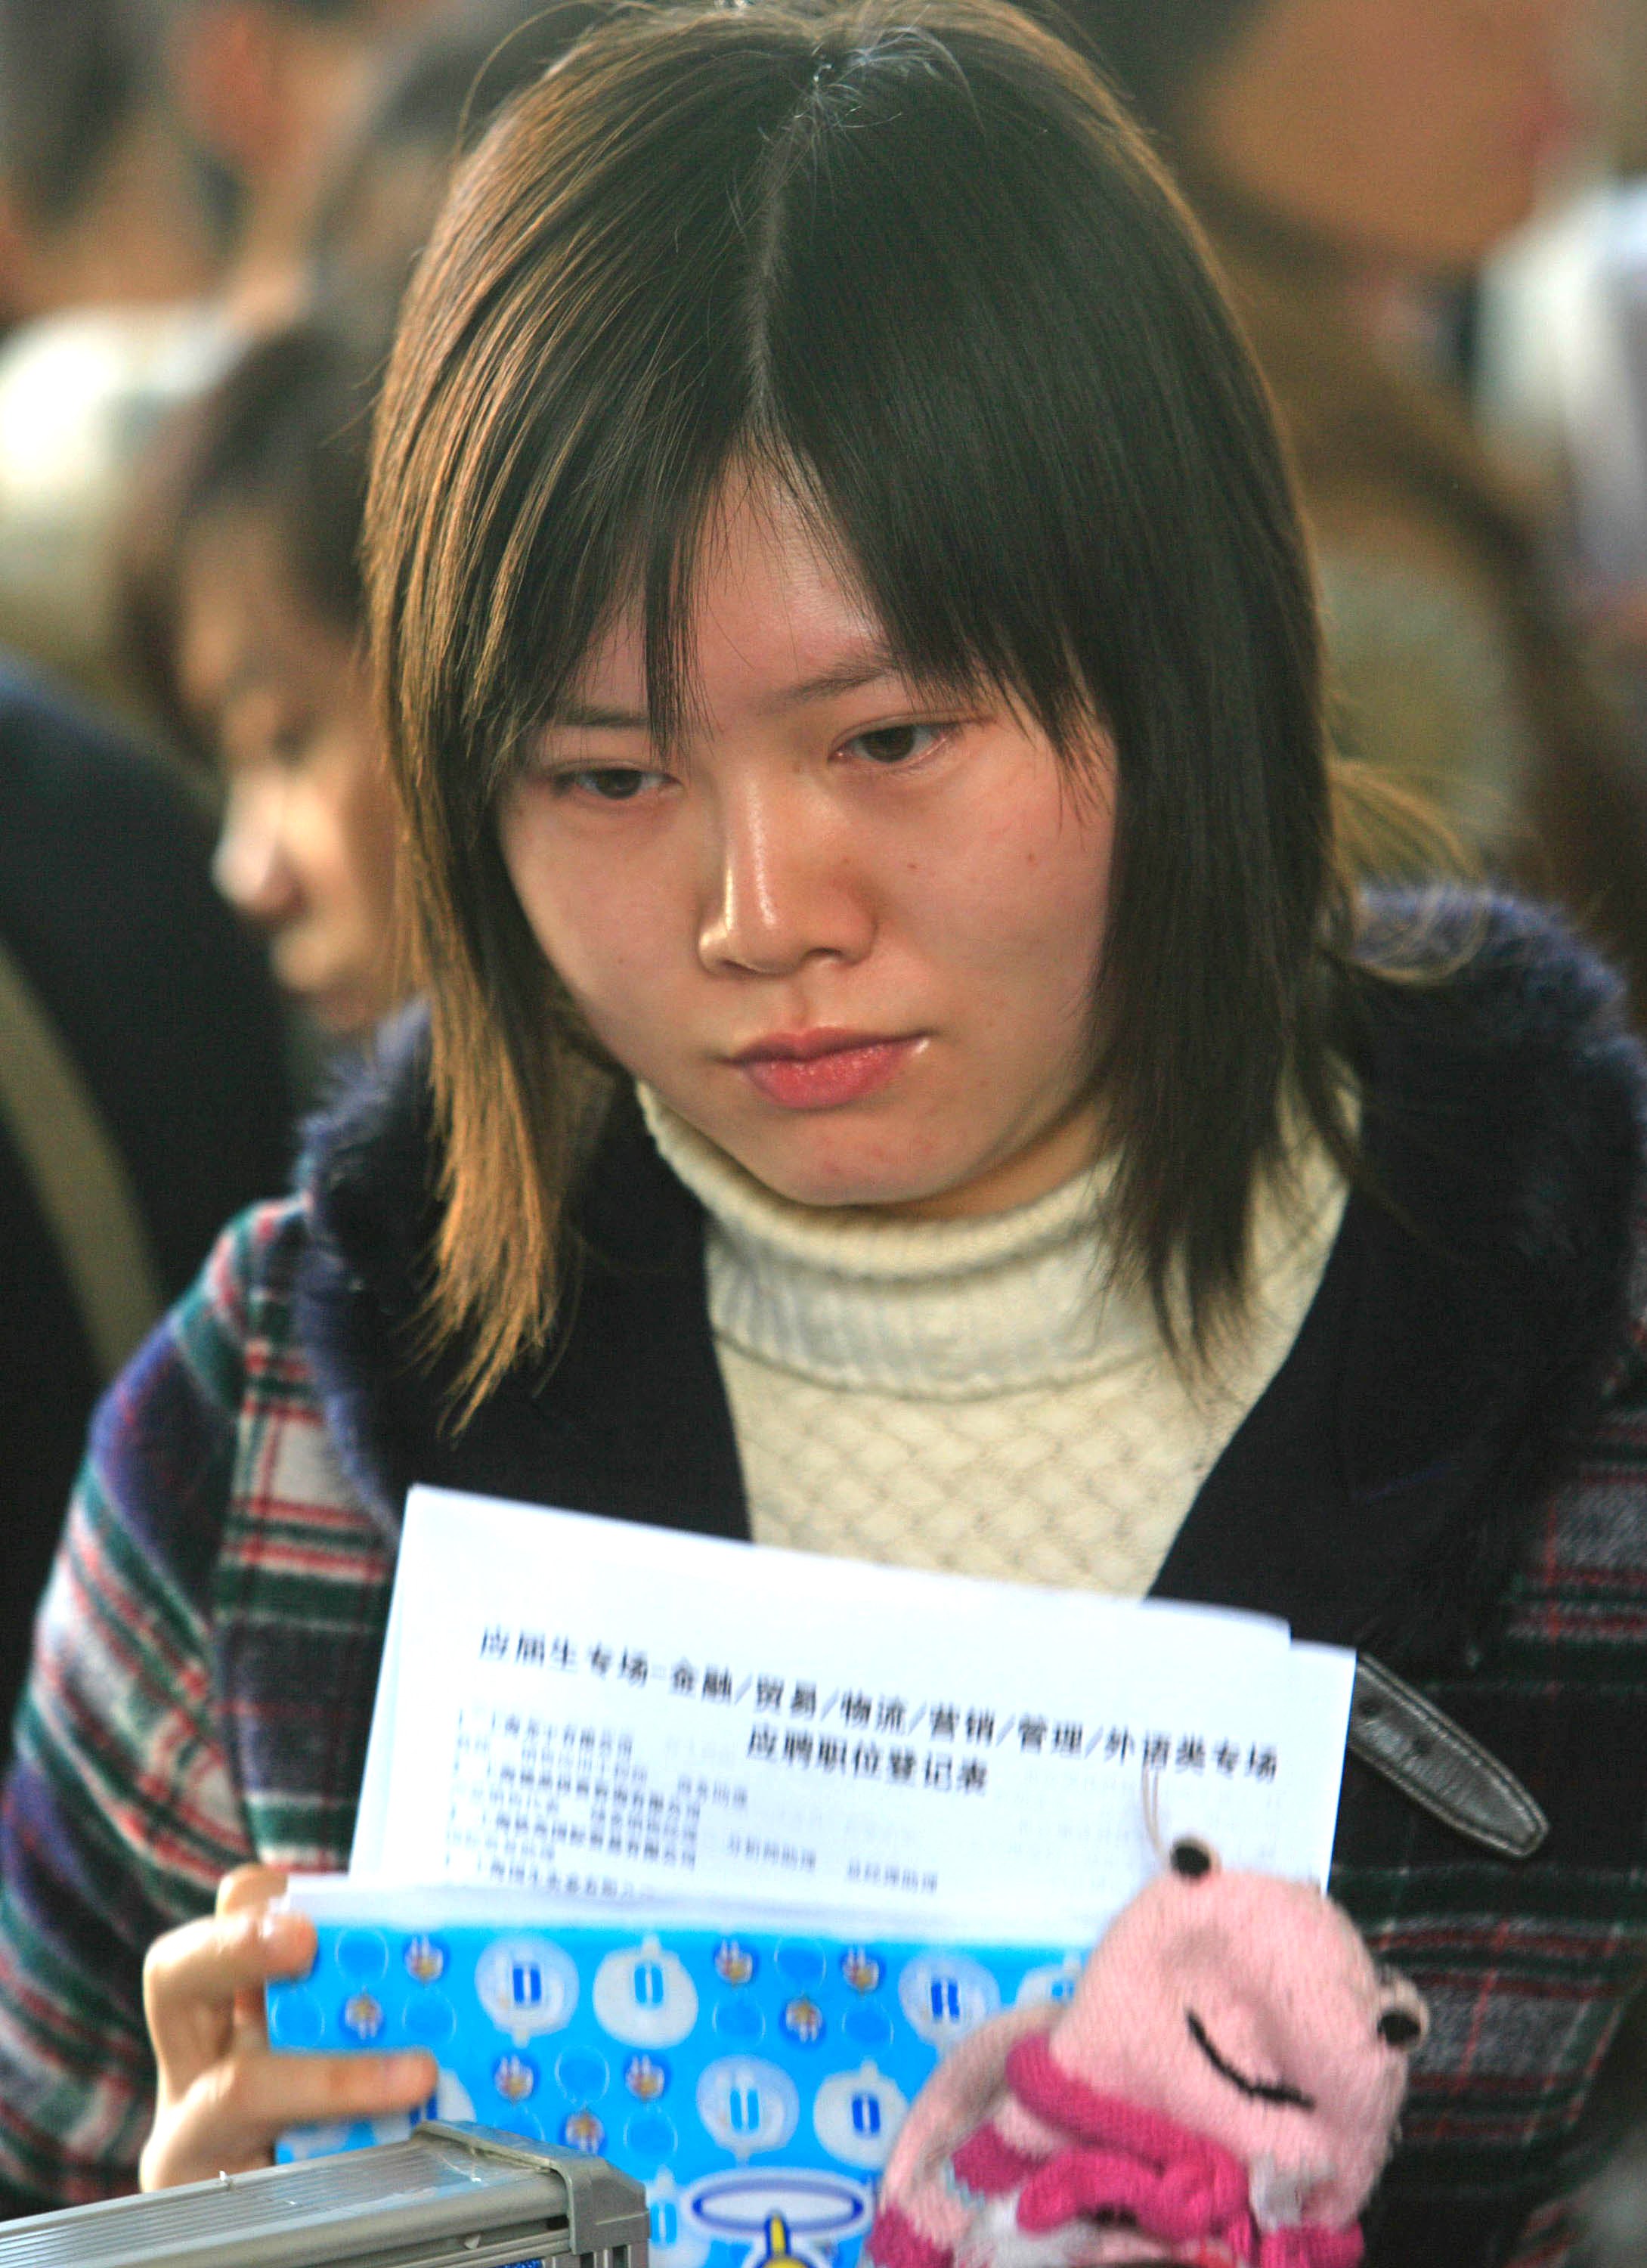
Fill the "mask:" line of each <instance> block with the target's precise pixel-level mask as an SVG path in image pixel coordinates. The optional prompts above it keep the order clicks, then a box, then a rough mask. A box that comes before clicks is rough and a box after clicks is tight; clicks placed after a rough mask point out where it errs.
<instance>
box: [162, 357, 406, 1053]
mask: <svg viewBox="0 0 1647 2268" xmlns="http://www.w3.org/2000/svg"><path fill="white" fill-rule="evenodd" d="M375 361H376V357H370V356H368V357H362V356H359V355H357V353H356V352H355V351H354V350H351V349H350V348H349V346H348V345H347V344H345V342H343V341H342V339H341V338H340V337H339V336H338V335H336V334H335V332H333V331H331V330H329V329H327V328H326V327H325V326H324V325H323V324H321V323H320V322H317V321H309V322H305V323H299V324H295V325H291V326H289V327H288V328H285V329H283V330H280V331H276V332H274V333H271V334H270V335H268V337H266V338H263V339H261V340H259V341H257V342H254V344H253V345H252V346H250V347H249V348H248V349H247V350H246V352H245V353H244V354H243V356H242V357H241V358H240V359H239V361H238V362H237V363H236V364H235V365H233V366H232V368H231V369H230V371H229V372H227V373H226V375H225V376H224V378H223V379H220V380H219V381H218V383H217V386H215V387H213V388H212V389H211V391H210V393H209V394H206V395H205V396H204V397H203V398H202V400H201V401H198V402H195V403H193V404H191V405H190V406H189V408H188V409H187V410H186V411H184V412H183V413H181V414H180V416H179V417H178V418H177V420H176V421H175V423H173V426H172V427H171V428H170V429H169V430H168V431H166V432H165V434H164V435H163V436H162V437H161V440H160V443H159V446H158V447H157V450H156V452H155V453H154V456H153V458H152V460H151V462H150V463H149V464H148V465H147V466H146V467H145V468H144V470H143V475H142V477H141V481H140V486H139V490H138V497H137V506H136V513H135V515H134V520H133V524H132V527H131V531H130V536H129V563H128V577H127V580H128V591H127V613H128V623H129V636H130V638H131V642H132V646H133V651H134V661H135V666H136V668H137V669H138V671H139V672H140V674H141V675H142V678H143V681H144V683H145V685H146V688H147V690H148V692H149V695H150V697H151V702H152V703H153V706H154V708H155V710H156V711H157V712H158V714H159V715H160V716H161V717H162V718H164V719H165V722H166V723H167V725H169V726H170V728H171V730H172V733H173V736H174V737H175V739H176V740H177V741H178V742H179V743H180V745H181V746H183V747H187V749H189V750H190V751H192V752H193V753H194V754H195V755H197V756H198V757H199V758H200V759H201V760H202V762H203V763H204V764H206V765H208V766H209V767H210V770H212V771H213V772H214V773H215V774H216V775H217V777H218V778H219V779H220V780H221V782H222V785H223V790H224V813H223V824H222V831H221V833H220V835H219V837H218V842H217V855H216V858H215V859H214V861H213V872H214V873H215V875H216V878H217V885H218V887H219V888H220V889H221V890H222V892H223V894H224V896H225V897H226V898H227V899H228V900H229V902H230V903H231V904H232V905H233V906H234V907H235V908H236V909H237V910H238V911H239V913H241V914H242V915H244V916H245V917H246V919H247V920H248V921H250V922H252V923H254V924H256V925H257V926H258V927H260V928H261V929H262V930H263V931H264V932H266V933H267V935H268V939H269V940H270V946H271V951H272V956H273V961H274V968H275V974H276V977H277V979H278V980H279V982H280V983H281V985H282V986H283V989H284V990H285V991H286V993H287V994H288V996H289V997H290V998H291V999H292V1000H294V1001H295V1002H296V1003H298V1005H300V1006H301V1007H302V1008H303V1009H305V1011H307V1012H308V1013H310V1014H311V1015H312V1017H313V1018H314V1019H315V1020H316V1021H317V1022H318V1023H319V1025H320V1027H321V1028H322V1030H323V1031H324V1032H325V1033H327V1034H328V1035H331V1036H332V1037H334V1038H343V1039H350V1038H356V1037H358V1036H360V1035H363V1034H364V1033H365V1032H366V1031H367V1030H369V1029H370V1027H371V1025H372V1024H374V1023H375V1022H376V1021H377V1020H378V1019H379V1017H380V1016H381V1015H383V1014H384V1013H385V1012H386V1010H387V1009H388V1008H389V1007H390V1006H392V1005H393V1002H394V1000H395V998H396V983H395V976H394V959H393V941H392V936H391V931H392V926H393V922H392V917H393V897H394V870H395V821H394V819H393V810H392V804H391V799H390V792H389V784H388V779H387V776H386V772H385V770H384V769H383V762H382V755H381V750H380V746H379V729H378V722H377V718H376V714H375V711H374V708H373V702H372V694H371V680H370V673H369V671H368V668H367V664H366V659H365V656H364V652H363V648H362V629H363V618H364V593H363V591H362V586H361V579H360V568H359V563H358V559H357V551H358V547H359V541H360V530H361V519H362V514H363V512H364V504H365V482H366V447H367V438H368V427H369V422H370V412H371V371H372V368H373V365H375Z"/></svg>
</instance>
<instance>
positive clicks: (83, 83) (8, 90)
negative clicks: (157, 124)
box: [0, 0, 154, 225]
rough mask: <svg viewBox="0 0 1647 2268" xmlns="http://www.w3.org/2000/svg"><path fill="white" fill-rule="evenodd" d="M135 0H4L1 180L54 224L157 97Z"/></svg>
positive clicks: (0, 10)
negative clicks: (134, 120)
mask: <svg viewBox="0 0 1647 2268" xmlns="http://www.w3.org/2000/svg"><path fill="white" fill-rule="evenodd" d="M153 28H154V27H153V26H152V25H151V24H150V23H149V22H148V20H147V18H146V17H144V16H143V13H142V12H141V11H140V10H139V9H138V7H137V6H136V4H135V0H0V180H3V181H4V183H5V185H6V187H7V188H8V189H9V190H10V191H11V195H12V196H13V197H14V198H15V199H16V200H17V202H18V204H19V205H20V206H21V208H22V209H23V210H24V211H25V212H26V214H27V215H28V217H30V218H31V219H32V220H34V221H37V222H42V223H45V224H47V225H55V224H57V223H61V222H63V221H67V220H70V219H71V218H72V217H74V215H75V214H76V212H77V211H78V210H79V209H80V207H81V206H82V204H83V203H85V200H86V198H87V197H88V196H89V195H91V193H92V190H93V188H95V187H96V184H97V182H98V180H99V178H100V176H101V174H102V171H103V168H104V166H106V165H107V162H108V159H109V157H110V155H111V153H112V151H113V150H114V144H116V142H117V141H118V140H119V138H120V136H121V134H122V133H123V132H124V130H125V129H126V128H127V127H128V125H129V123H130V122H131V121H132V119H133V117H134V116H135V115H136V114H138V113H140V112H141V111H142V109H143V107H144V106H145V105H146V104H147V103H148V102H149V101H151V99H153V92H154V90H153V86H152V83H151V77H150V69H149V63H148V55H149V52H150V50H151V37H150V36H148V35H151V34H152V32H153Z"/></svg>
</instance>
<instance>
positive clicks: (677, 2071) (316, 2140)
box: [268, 1919, 1081, 2268]
mask: <svg viewBox="0 0 1647 2268" xmlns="http://www.w3.org/2000/svg"><path fill="white" fill-rule="evenodd" d="M1080 1959H1081V1955H1080V1954H1079V1953H1072V1952H1070V1950H1068V1948H1064V1947H1062V1946H1053V1945H1048V1946H1042V1947H1035V1948H1032V1947H1011V1948H1003V1947H1000V1946H983V1945H968V1946H959V1945H931V1944H928V1943H923V1942H922V1941H920V1940H904V1939H896V1938H889V1937H882V1938H877V1939H875V1940H873V1941H867V1940H866V1941H864V1942H860V1943H851V1944H849V1943H845V1942H842V1940H838V1939H835V1940H832V1939H827V1938H824V1937H820V1936H812V1935H807V1936H798V1935H794V1934H788V1935H782V1934H779V1933H776V1932H775V1931H763V1930H761V1929H745V1928H740V1929H739V1931H738V1933H736V1934H735V1935H732V1934H728V1933H720V1932H717V1931H716V1930H713V1929H709V1928H702V1927H682V1926H673V1925H669V1926H660V1927H657V1928H652V1927H648V1926H637V1925H636V1923H635V1922H634V1921H632V1920H631V1921H630V1922H629V1926H615V1925H614V1923H613V1922H612V1921H611V1920H610V1919H607V1920H603V1921H601V1922H600V1923H599V1924H596V1923H594V1922H590V1923H587V1924H585V1923H578V1924H576V1925H573V1926H567V1925H565V1924H563V1923H562V1922H560V1921H556V1922H555V1924H554V1925H553V1926H552V1927H549V1928H545V1927H542V1926H538V1927H530V1926H528V1927H524V1928H521V1929H518V1930H508V1931H500V1930H499V1929H498V1928H497V1927H496V1926H479V1925H476V1924H474V1923H472V1922H467V1921H466V1922H460V1923H458V1924H455V1925H454V1926H449V1927H440V1928H437V1929H431V1930H428V1931H418V1932H416V1933H409V1932H406V1931H402V1930H397V1929H388V1928H379V1927H372V1926H364V1925H363V1924H362V1923H360V1922H358V1921H351V1922H349V1923H342V1922H327V1921H322V1922H321V1923H320V1955H319V1958H318V1959H317V1961H316V1963H315V1967H314V1970H313V1971H312V1974H311V1975H310V1976H309V1977H306V1978H305V1979H304V1980H302V1981H300V1982H296V1983H289V1984H282V1985H274V1986H271V1987H270V1989H269V1993H268V2022H269V2036H270V2038H271V2039H272V2040H273V2042H274V2043H275V2044H276V2046H277V2047H284V2048H294V2049H297V2048H359V2047H372V2048H393V2047H401V2046H410V2045H416V2046H422V2047H427V2048H429V2049H430V2050H431V2051H433V2053H434V2055H435V2057H436V2058H437V2063H438V2065H439V2067H440V2084H439V2087H438V2088H437V2092H436V2094H435V2095H434V2096H433V2097H432V2098H431V2099H430V2102H429V2104H428V2106H427V2109H426V2111H425V2113H424V2114H423V2115H426V2116H438V2117H444V2118H453V2117H455V2118H475V2119H479V2120H480V2121H482V2123H483V2124H487V2125H490V2126H498V2127H503V2128H505V2129H508V2130H510V2131H511V2132H517V2133H521V2134H526V2135H530V2136H532V2137H533V2138H534V2139H539V2140H543V2141H548V2142H554V2143H558V2144H561V2145H562V2146H564V2147H570V2148H571V2149H575V2150H583V2151H587V2152H589V2153H590V2154H592V2155H598V2156H600V2157H604V2158H606V2159H607V2160H609V2161H610V2162H611V2163H612V2164H614V2165H615V2166H618V2167H621V2169H623V2171H625V2172H626V2173H629V2174H632V2175H634V2176H636V2177H637V2178H638V2179H640V2180H642V2181H643V2182H644V2183H646V2187H647V2195H648V2199H649V2203H650V2206H651V2229H652V2260H653V2263H654V2268H765V2264H767V2263H776V2262H782V2261H784V2260H788V2259H794V2260H798V2261H799V2262H800V2263H802V2264H803V2268H850V2264H851V2263H852V2262H853V2261H854V2260H855V2259H856V2257H857V2251H858V2248H859V2246H860V2245H861V2243H862V2242H863V2239H864V2236H865V2235H867V2233H868V2228H869V2223H870V2221H871V2218H872V2216H873V2212H874V2202H875V2194H876V2186H877V2182H878V2178H879V2174H880V2172H881V2169H882V2168H883V2167H884V2166H885V2164H886V2157H887V2154H888V2152H889V2151H890V2149H891V2147H892V2144H893V2139H894V2138H895V2136H896V2134H897V2131H898V2128H899V2126H900V2124H901V2123H902V2119H903V2116H904V2113H905V2111H906V2110H907V2109H908V2104H909V2102H911V2101H912V2100H913V2098H914V2096H915V2094H916V2092H917V2090H918V2089H919V2088H920V2087H921V2085H922V2083H923V2080H925V2079H926V2077H927V2075H928V2073H930V2071H931V2070H932V2069H933V2067H934V2066H935V2065H936V2064H937V2060H938V2058H939V2057H940V2055H941V2054H943V2053H944V2052H945V2050H946V2049H948V2048H949V2047H952V2045H953V2044H954V2043H955V2042H956V2041H957V2040H959V2039H960V2038H962V2037H963V2036H965V2035H966V2034H967V2032H968V2031H970V2030H971V2029H974V2026H975V2025H977V2024H979V2023H981V2022H982V2021H984V2020H985V2019H986V2018H987V2017H989V2016H990V2015H993V2014H996V2012H997V2011H998V2010H999V2009H1002V2008H1004V2007H1012V2006H1014V2005H1016V2004H1020V2003H1023V2002H1026V2001H1030V2000H1036V1999H1064V1998H1066V1997H1067V1996H1068V1994H1069V1993H1070V1991H1071V1990H1072V1989H1073V1986H1074V1984H1075V1980H1076V1977H1077V1976H1078V1974H1079V1970H1080ZM407 2124H408V2122H407V2121H405V2120H403V2119H402V2120H400V2121H384V2122H379V2124H375V2125H372V2124H362V2125H357V2126H352V2127H342V2126H339V2127H327V2128H315V2129H309V2130H305V2132H302V2133H300V2134H296V2135H293V2136H291V2137H290V2138H288V2140H287V2142H286V2144H285V2145H283V2148H282V2152H281V2154H282V2156H283V2157H287V2158H290V2157H298V2156H307V2155H311V2154H320V2153H322V2152H325V2151H328V2150H336V2149H347V2148H353V2147H358V2146H360V2145H362V2144H364V2143H368V2142H372V2141H378V2140H384V2139H389V2138H390V2137H391V2136H392V2135H393V2134H395V2133H397V2132H401V2133H403V2132H406V2131H407Z"/></svg>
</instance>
